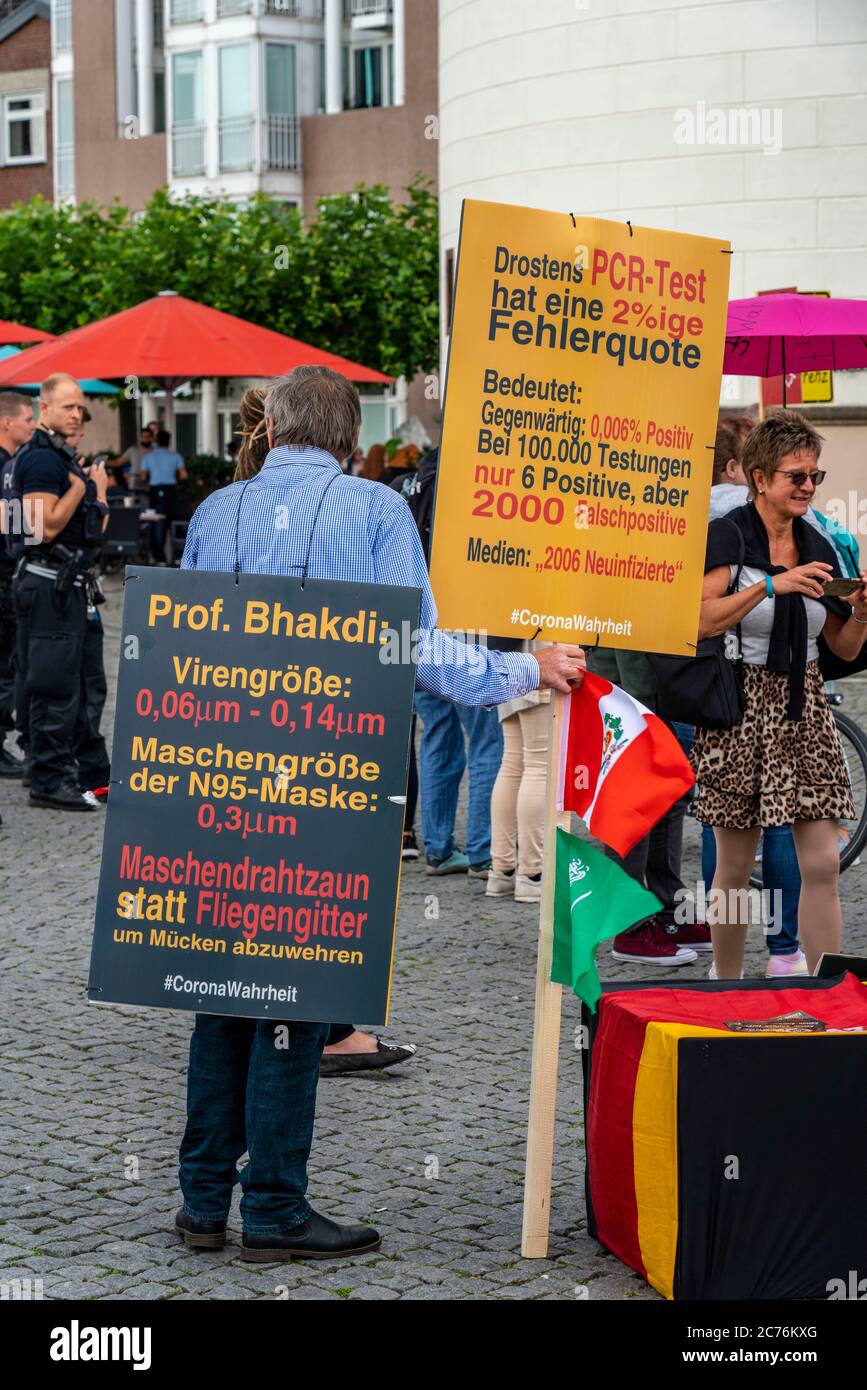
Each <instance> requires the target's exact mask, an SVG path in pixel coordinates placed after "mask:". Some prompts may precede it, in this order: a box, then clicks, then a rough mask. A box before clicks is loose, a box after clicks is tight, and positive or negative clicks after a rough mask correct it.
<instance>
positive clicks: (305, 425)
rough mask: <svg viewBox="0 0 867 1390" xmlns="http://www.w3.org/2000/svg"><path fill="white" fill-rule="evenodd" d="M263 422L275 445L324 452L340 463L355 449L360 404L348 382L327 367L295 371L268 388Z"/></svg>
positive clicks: (301, 368)
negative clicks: (269, 425) (271, 430)
mask: <svg viewBox="0 0 867 1390" xmlns="http://www.w3.org/2000/svg"><path fill="white" fill-rule="evenodd" d="M265 418H266V419H269V420H271V421H272V422H273V428H274V444H275V445H277V444H287V445H289V446H290V448H293V449H325V450H327V452H328V453H329V454H333V455H334V457H335V458H336V459H337V460H338V462H340V463H342V462H343V460H344V459H346V458H349V455H350V454H351V453H352V451H353V449H354V448H355V441H356V434H357V431H358V429H359V426H360V425H361V402H360V401H359V399H358V392H357V391H356V389H355V387H354V386H353V384H352V382H351V381H347V379H346V377H345V376H340V375H339V373H337V372H332V370H331V368H330V367H296V368H295V370H294V371H292V372H290V373H289V374H288V376H281V377H278V378H277V380H276V381H273V382H272V383H271V385H270V386H269V388H268V393H267V395H266V396H265Z"/></svg>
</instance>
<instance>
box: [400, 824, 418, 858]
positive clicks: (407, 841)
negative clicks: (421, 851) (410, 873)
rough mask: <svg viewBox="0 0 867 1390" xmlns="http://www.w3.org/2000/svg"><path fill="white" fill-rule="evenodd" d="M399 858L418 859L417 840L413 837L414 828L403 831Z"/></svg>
mask: <svg viewBox="0 0 867 1390" xmlns="http://www.w3.org/2000/svg"><path fill="white" fill-rule="evenodd" d="M400 857H401V859H418V841H417V840H416V838H415V831H414V830H405V831H404V832H403V849H402V850H401V852H400Z"/></svg>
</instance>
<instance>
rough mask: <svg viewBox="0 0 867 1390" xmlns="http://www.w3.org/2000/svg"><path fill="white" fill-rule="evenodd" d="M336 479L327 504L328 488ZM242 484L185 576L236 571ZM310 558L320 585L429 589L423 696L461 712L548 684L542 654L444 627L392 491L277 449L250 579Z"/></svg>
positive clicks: (206, 512) (247, 520)
mask: <svg viewBox="0 0 867 1390" xmlns="http://www.w3.org/2000/svg"><path fill="white" fill-rule="evenodd" d="M332 478H334V481H333V482H332V484H331V486H330V487H329V488H328V492H327V494H325V496H324V499H323V492H324V489H325V487H326V484H327V483H328V482H329V480H330V479H332ZM243 487H244V484H243V483H232V484H231V486H229V487H224V488H221V489H220V491H219V492H214V493H212V494H211V496H210V497H207V498H206V499H205V501H204V502H203V503H202V504H201V506H200V507H199V508H198V509H197V510H196V513H195V515H194V516H193V519H192V521H191V522H190V528H189V531H188V533H187V543H186V546H185V548H184V558H183V560H182V561H181V567H182V568H183V569H193V570H212V571H213V570H217V571H226V570H228V571H230V572H231V571H232V570H234V568H235V529H236V521H237V517H238V503H239V500H240V496H241V490H242V488H243ZM320 499H323V500H322V509H321V511H320V512H319V518H318V521H317V523H316V531H315V534H314V537H313V544H312V547H311V550H310V566H309V569H308V574H309V575H310V578H311V579H343V580H348V581H349V582H351V583H358V584H396V585H400V586H401V587H405V588H413V589H420V590H421V618H420V621H419V644H418V657H419V659H418V667H417V672H416V680H417V683H418V685H419V686H420V687H421V688H422V690H428V691H430V692H431V694H433V695H440V696H442V697H443V698H445V699H448V700H456V701H457V702H458V704H462V705H497V704H501V703H502V702H503V701H505V700H513V699H515V698H517V697H518V696H521V695H526V694H527V693H528V692H529V691H531V690H535V689H536V688H537V686H538V684H539V664H538V662H537V661H536V658H535V657H534V656H525V655H523V654H522V653H519V652H494V651H488V650H487V649H486V648H474V649H473V651H472V654H471V656H472V659H471V660H470V661H468V660H467V647H466V644H465V643H464V642H462V641H460V639H458V638H456V637H453V636H452V635H451V634H449V633H447V632H442V631H440V630H438V629H437V626H436V621H437V610H436V604H435V603H434V597H433V593H432V592H431V587H430V580H429V579H428V572H427V565H426V564H425V558H424V552H423V550H422V547H421V541H420V540H419V535H418V531H417V530H416V525H415V522H414V521H413V518H412V513H411V512H410V510H409V507H408V506H407V505H406V502H405V501H404V500H403V498H402V497H400V496H399V494H398V493H396V492H394V491H393V489H392V488H389V487H383V485H382V484H381V483H375V482H371V481H370V480H369V479H367V478H352V477H349V476H347V475H345V474H343V472H342V471H341V468H340V465H339V463H338V462H337V460H336V459H334V458H332V456H331V454H329V453H326V452H325V451H324V450H323V449H303V450H299V449H289V448H283V447H280V448H277V449H272V450H271V452H270V453H269V455H268V457H267V458H266V460H265V463H264V464H263V466H262V470H261V472H260V473H258V474H257V475H256V477H255V478H254V479H253V481H252V482H251V483H250V484H249V486H247V489H246V492H245V493H244V501H243V504H242V507H241V523H240V528H239V545H238V558H239V560H240V567H241V570H242V572H243V573H245V574H286V575H298V576H299V577H300V575H301V574H302V572H303V569H304V561H305V558H306V555H307V548H308V544H309V541H310V535H311V530H312V528H313V522H314V517H315V515H316V510H317V507H318V505H319V502H320Z"/></svg>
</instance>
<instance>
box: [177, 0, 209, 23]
mask: <svg viewBox="0 0 867 1390" xmlns="http://www.w3.org/2000/svg"><path fill="white" fill-rule="evenodd" d="M169 16H170V19H171V22H172V24H195V23H197V21H198V20H200V19H202V18H203V17H204V6H203V4H202V0H171V6H170V9H169Z"/></svg>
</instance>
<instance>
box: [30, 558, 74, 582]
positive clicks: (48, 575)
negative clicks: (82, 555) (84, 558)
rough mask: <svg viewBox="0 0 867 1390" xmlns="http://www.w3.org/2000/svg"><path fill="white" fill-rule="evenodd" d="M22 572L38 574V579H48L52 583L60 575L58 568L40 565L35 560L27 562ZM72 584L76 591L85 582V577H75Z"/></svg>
mask: <svg viewBox="0 0 867 1390" xmlns="http://www.w3.org/2000/svg"><path fill="white" fill-rule="evenodd" d="M24 570H25V573H26V574H38V575H39V578H40V579H50V580H51V581H52V583H53V582H54V581H56V579H57V576H58V574H59V573H60V569H59V567H58V568H57V569H52V568H51V567H50V566H49V565H40V564H39V563H38V562H37V561H36V560H28V562H27V564H26V565H25V566H24ZM72 582H73V585H74V586H75V588H76V589H80V588H81V587H82V585H83V584H84V582H85V575H84V574H78V575H76V577H75V579H73V581H72Z"/></svg>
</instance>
